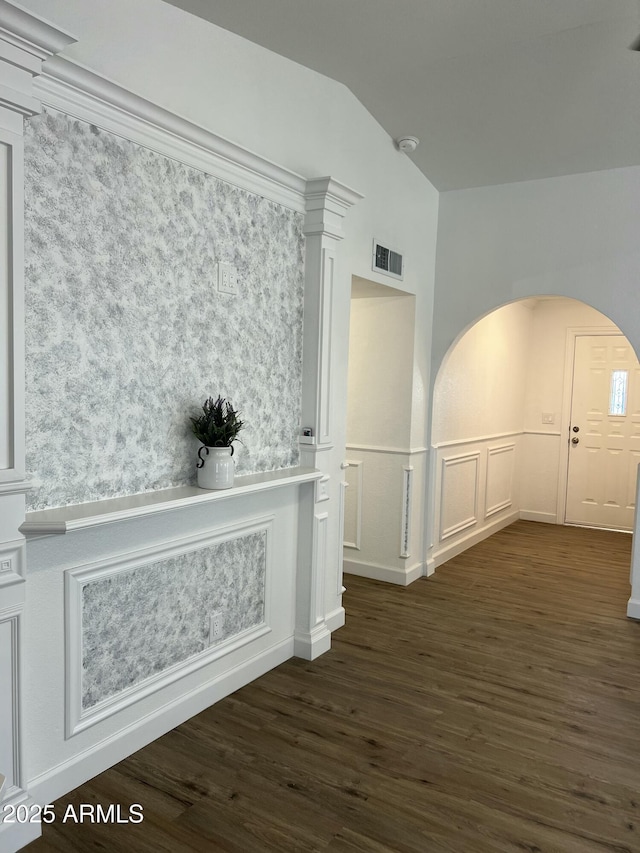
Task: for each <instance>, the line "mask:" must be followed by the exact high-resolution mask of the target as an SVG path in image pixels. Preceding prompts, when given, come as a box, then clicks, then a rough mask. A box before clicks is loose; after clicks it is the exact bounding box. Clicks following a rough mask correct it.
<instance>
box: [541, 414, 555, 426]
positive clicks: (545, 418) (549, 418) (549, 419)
mask: <svg viewBox="0 0 640 853" xmlns="http://www.w3.org/2000/svg"><path fill="white" fill-rule="evenodd" d="M555 422H556V417H555V415H554V414H553V412H543V413H542V423H543V424H554V423H555Z"/></svg>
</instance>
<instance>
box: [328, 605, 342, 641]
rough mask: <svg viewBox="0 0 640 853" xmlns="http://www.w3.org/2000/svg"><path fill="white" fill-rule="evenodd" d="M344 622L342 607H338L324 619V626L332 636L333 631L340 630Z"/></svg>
mask: <svg viewBox="0 0 640 853" xmlns="http://www.w3.org/2000/svg"><path fill="white" fill-rule="evenodd" d="M345 622H346V614H345V610H344V607H338V608H337V609H336V610H334V611H333V613H329V615H328V616H327V617H326V619H325V624H326V626H327V628H328V629H329V630H330V631H331V633H332V634H333V632H334V631H337V630H338V628H342V626H343V625H344V623H345Z"/></svg>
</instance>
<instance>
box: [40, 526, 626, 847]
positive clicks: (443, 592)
mask: <svg viewBox="0 0 640 853" xmlns="http://www.w3.org/2000/svg"><path fill="white" fill-rule="evenodd" d="M630 554H631V537H630V536H626V535H624V534H619V533H613V532H606V531H597V530H583V529H578V528H566V527H555V526H552V525H544V524H532V523H528V522H517V523H516V524H514V525H512V526H511V527H509V528H507V529H505V530H504V531H502V532H501V533H499V534H497V535H496V536H494V537H492V538H491V539H489V540H486V541H485V542H483V543H481V544H480V545H478V546H476V547H475V548H473V549H471V550H469V551H467V552H466V553H464V554H462V555H461V556H459V557H457V558H456V559H454V560H452V561H450V562H449V563H448V564H447V565H446V566H443V567H441V568H440V569H439V570H438V572H437V574H436V575H435V576H434V577H433V578H431V579H429V580H420V581H417V582H416V583H414V584H413V585H412V586H410V587H408V588H406V589H404V588H401V587H393V586H389V585H385V584H381V583H378V582H375V581H368V580H363V579H360V578H355V577H351V576H349V577H347V578H346V585H347V586H348V593H347V595H346V596H345V603H346V608H347V613H348V624H347V626H346V627H345V628H343V629H342V630H341V631H339V632H337V633H336V634H335V635H334V645H333V649H332V650H331V652H329V653H328V654H327V655H325V656H323V657H321V658H319V659H318V660H317V661H314V662H313V663H307V662H304V661H301V660H292V661H289V662H288V663H286V664H284V665H283V666H281V667H279V668H278V669H276V670H274V671H273V672H271V673H269V674H267V675H266V676H264V677H263V678H261V679H259V680H258V681H256V682H254V683H253V684H251V685H249V686H248V687H245V688H243V689H242V690H240V691H238V692H237V693H235V694H234V695H233V696H230V697H229V698H227V699H225V700H224V701H222V702H220V703H218V704H217V705H215V706H213V707H211V708H209V709H208V710H206V711H204V712H203V713H202V714H200V715H198V716H197V717H195V718H193V719H192V720H189V721H188V722H187V723H185V724H184V725H182V726H179V727H178V728H176V729H174V730H173V731H171V732H169V733H168V734H167V735H165V736H164V737H162V738H160V739H159V740H157V741H156V742H154V743H153V744H151V745H150V746H148V747H146V748H145V749H142V750H140V751H139V752H138V753H136V754H135V755H133V756H131V757H130V758H128V759H127V760H125V761H123V762H121V763H120V764H118V765H116V766H115V767H113V768H112V769H111V770H109V771H107V772H106V773H103V774H102V775H100V776H98V777H96V778H95V779H93V780H92V781H91V782H89V783H87V784H86V785H83V786H82V787H81V788H79V789H78V790H76V791H74V792H73V793H72V794H69V795H67V796H65V797H63V798H62V799H61V800H60V801H59V803H57V804H56V810H57V814H58V820H57V821H56V823H55V824H52V825H51V826H45V827H44V835H43V838H42V839H40V840H38V841H36V842H34V843H33V844H31V845H29V847H28V848H27V850H28V853H53V851H58V853H72V851H74V853H88V851H98V850H100V851H109V852H110V853H112V852H113V853H119V851H127V853H138V851H140V853H146V851H154V853H157V851H167V853H187V851H233V853H251V851H325V853H358V851H371V852H372V853H374V852H375V853H388V851H393V853H445V851H446V853H485V852H486V853H503V851H504V853H507V851H509V853H512V852H513V853H516V851H517V853H522V851H527V853H556V851H558V852H561V853H604V851H616V853H633V852H634V851H639V850H640V624H638V623H635V622H632V621H630V620H628V619H626V617H625V606H626V600H627V598H628V596H629V585H628V576H629V565H630ZM83 802H85V803H86V802H93V803H102V804H103V805H104V806H105V807H106V805H108V804H109V803H120V804H121V805H122V806H123V807H124V809H125V810H127V809H128V807H129V805H130V804H131V803H140V804H142V806H143V807H144V822H143V823H141V824H138V825H125V824H122V825H87V824H83V825H77V824H74V823H70V822H68V823H66V824H62V823H61V821H60V817H61V816H62V815H63V814H64V811H65V809H66V807H67V805H68V804H69V803H74V804H78V803H83Z"/></svg>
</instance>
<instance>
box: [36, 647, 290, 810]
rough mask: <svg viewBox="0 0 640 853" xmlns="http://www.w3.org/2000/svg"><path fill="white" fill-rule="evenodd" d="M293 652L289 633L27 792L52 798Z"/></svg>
mask: <svg viewBox="0 0 640 853" xmlns="http://www.w3.org/2000/svg"><path fill="white" fill-rule="evenodd" d="M292 655H293V639H292V638H291V637H289V638H287V639H286V640H283V641H282V642H281V643H278V644H277V645H275V646H272V647H271V648H269V649H267V650H266V651H264V652H260V653H259V654H257V655H255V656H254V657H252V658H250V659H249V660H248V661H244V662H242V663H240V664H238V665H237V666H235V667H233V668H232V669H230V670H227V671H226V672H224V673H223V674H221V675H219V676H218V677H216V678H214V679H212V680H211V681H208V682H207V683H206V684H203V685H202V686H201V687H199V688H197V689H196V690H193V691H191V692H190V693H188V694H187V695H186V696H180V697H178V698H177V699H174V700H173V701H172V702H169V703H168V704H166V705H163V706H162V707H161V708H158V709H156V710H154V711H152V712H151V713H150V714H147V715H145V716H143V717H139V718H138V719H136V720H135V721H134V722H133V723H131V724H130V725H129V726H126V727H125V728H124V729H121V730H120V731H119V732H117V733H116V734H114V735H112V736H110V737H108V738H106V739H104V740H101V741H99V742H98V743H97V744H94V745H93V746H91V747H89V748H88V749H86V750H84V751H83V752H80V753H77V754H75V755H73V756H72V757H71V758H70V759H68V760H67V761H64V762H62V763H61V764H59V765H57V766H56V767H53V768H51V769H50V770H47V771H46V772H44V773H42V774H41V775H39V776H36V777H35V778H34V779H31V781H30V783H29V793H30V795H31V796H32V797H33V798H34V800H35V801H36V802H38V803H41V804H44V803H51V802H53V801H54V800H56V799H58V798H59V797H61V796H62V795H63V794H66V793H68V792H69V791H72V790H73V789H74V788H77V787H78V786H79V785H81V784H83V783H84V782H86V781H87V780H88V779H91V778H93V777H94V776H96V775H97V774H98V773H102V772H103V771H104V770H107V769H108V768H109V767H112V766H113V765H114V764H116V763H117V762H118V761H122V759H123V758H127V757H128V756H129V755H131V754H132V753H134V752H136V751H137V750H138V749H141V748H142V747H143V746H146V745H147V744H148V743H150V742H151V741H152V740H155V739H156V738H158V737H160V736H161V735H163V734H166V732H168V731H170V730H171V729H173V728H175V727H176V726H179V725H180V724H181V723H183V722H185V720H188V719H190V718H191V717H193V716H195V715H196V714H199V713H200V712H201V711H203V710H204V709H205V708H208V707H209V706H210V705H213V704H214V703H215V702H218V701H219V700H220V699H224V698H225V697H226V696H229V695H230V694H231V693H234V692H235V691H236V690H239V689H240V688H241V687H244V686H245V685H246V684H249V683H250V682H251V681H254V680H255V679H256V678H260V676H262V675H264V674H265V673H266V672H269V670H271V669H273V668H274V667H276V666H279V665H280V664H281V663H284V662H285V661H286V660H289V658H291V657H292Z"/></svg>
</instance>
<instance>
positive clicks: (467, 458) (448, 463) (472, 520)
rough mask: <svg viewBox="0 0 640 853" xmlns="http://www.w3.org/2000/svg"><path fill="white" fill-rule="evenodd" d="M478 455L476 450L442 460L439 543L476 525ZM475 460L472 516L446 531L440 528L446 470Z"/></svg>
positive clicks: (478, 478) (478, 452) (478, 487)
mask: <svg viewBox="0 0 640 853" xmlns="http://www.w3.org/2000/svg"><path fill="white" fill-rule="evenodd" d="M480 455H481V452H480V451H479V450H478V451H476V452H474V453H464V454H460V455H458V456H446V457H443V459H442V467H441V476H440V536H439V540H438V541H440V542H443V541H444V540H445V539H449V538H450V537H451V536H455V535H456V534H458V533H462V531H463V530H467V528H469V527H473V526H474V525H475V524H477V523H478V493H479V490H480V465H479V461H480ZM472 460H475V463H476V484H475V488H474V490H473V515H471V516H469V517H468V518H465V519H463V520H462V521H459V522H458V523H457V524H453V525H452V526H451V527H448V528H447V529H446V530H445V529H444V528H443V526H442V506H443V505H444V486H445V472H446V469H447V468H452V467H453V466H454V465H461V464H462V463H464V462H471V461H472Z"/></svg>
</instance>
